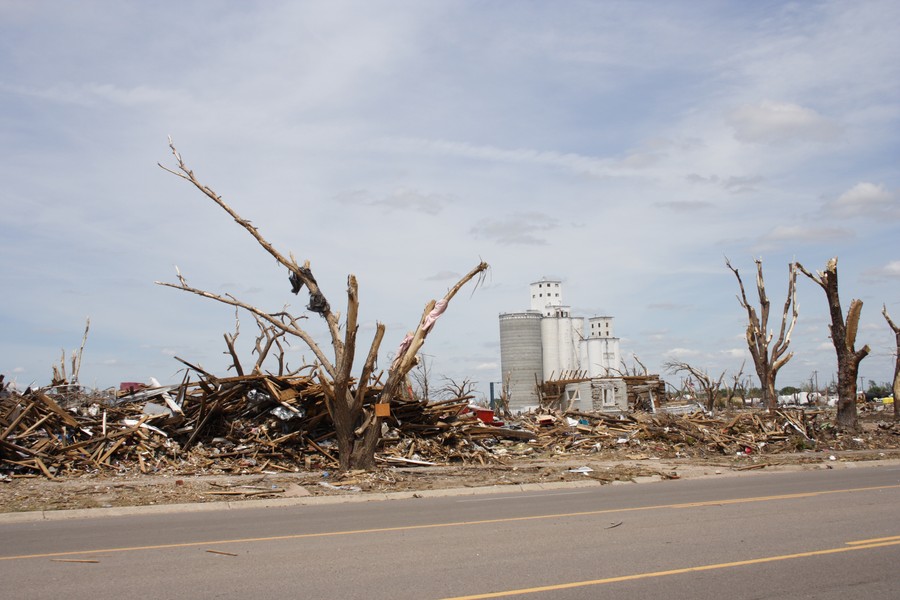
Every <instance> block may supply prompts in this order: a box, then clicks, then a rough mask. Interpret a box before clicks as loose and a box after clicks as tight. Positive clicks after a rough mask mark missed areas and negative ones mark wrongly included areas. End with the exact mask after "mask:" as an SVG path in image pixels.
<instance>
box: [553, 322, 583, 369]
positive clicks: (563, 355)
mask: <svg viewBox="0 0 900 600" xmlns="http://www.w3.org/2000/svg"><path fill="white" fill-rule="evenodd" d="M561 308H562V310H561V311H560V317H559V319H557V321H559V331H558V334H559V338H558V340H559V342H558V344H559V359H558V362H559V371H557V373H556V378H557V379H563V374H564V373H565V372H566V371H572V370H574V369H576V368H577V367H578V365H577V364H576V363H575V362H574V361H575V347H574V345H573V344H572V318H571V317H570V316H569V315H570V314H571V313H570V312H569V307H567V306H566V307H561Z"/></svg>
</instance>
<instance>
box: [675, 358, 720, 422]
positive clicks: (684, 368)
mask: <svg viewBox="0 0 900 600" xmlns="http://www.w3.org/2000/svg"><path fill="white" fill-rule="evenodd" d="M663 369H665V370H666V371H667V372H668V373H672V374H673V375H676V374H679V373H685V374H687V376H688V379H689V380H694V381H696V382H697V385H699V386H700V389H701V390H702V391H703V395H704V396H705V402H704V404H705V407H706V410H708V411H710V412H713V411H715V409H716V398H718V397H719V390H721V389H722V380H723V379H725V371H722V374H721V375H719V377H718V379H715V378H713V377H711V376H710V375H709V374H708V373H707V372H706V371H703V370H702V369H698V368H697V367H694V366H693V365H690V364H688V363H686V362H682V361H669V362H667V363H665V364H664V365H663Z"/></svg>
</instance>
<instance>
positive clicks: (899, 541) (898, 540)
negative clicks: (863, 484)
mask: <svg viewBox="0 0 900 600" xmlns="http://www.w3.org/2000/svg"><path fill="white" fill-rule="evenodd" d="M884 539H893V540H894V541H891V542H880V543H871V544H867V543H865V542H847V545H846V546H841V547H839V548H828V549H825V550H811V551H809V552H797V553H795V554H781V555H779V556H764V557H762V558H751V559H749V560H738V561H734V562H727V563H717V564H712V565H698V566H696V567H684V568H682V569H670V570H668V571H651V572H649V573H636V574H634V575H622V576H619V577H606V578H604V579H591V580H588V581H573V582H571V583H557V584H554V585H542V586H538V587H530V588H519V589H515V590H505V591H502V592H488V593H486V594H473V595H470V596H453V597H451V598H443V600H482V599H484V598H505V597H508V596H518V595H523V594H539V593H542V592H556V591H559V590H568V589H572V588H579V587H588V586H592V585H604V584H608V583H619V582H622V581H635V580H639V579H650V578H653V577H668V576H670V575H683V574H685V573H697V572H700V571H714V570H716V569H731V568H734V567H744V566H747V565H759V564H764V563H770V562H777V561H782V560H794V559H797V558H809V557H811V556H825V555H828V554H839V553H842V552H855V551H857V550H870V549H872V548H883V547H885V546H897V545H900V536H895V537H894V538H884ZM851 544H855V545H851Z"/></svg>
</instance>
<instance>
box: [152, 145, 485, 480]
mask: <svg viewBox="0 0 900 600" xmlns="http://www.w3.org/2000/svg"><path fill="white" fill-rule="evenodd" d="M169 147H170V148H171V150H172V154H173V156H174V157H175V161H176V168H175V169H169V168H167V167H165V166H163V165H161V164H160V165H159V166H160V167H161V168H163V169H164V170H166V171H168V172H169V173H172V174H174V175H176V176H178V177H180V178H182V179H184V180H185V181H188V182H189V183H191V184H192V185H193V186H194V187H196V188H197V189H198V190H200V191H201V192H203V194H205V195H206V196H207V197H208V198H209V199H210V200H212V201H213V202H215V203H216V204H217V205H218V206H219V207H220V208H221V209H222V210H224V211H225V212H226V213H228V214H229V215H230V216H231V217H232V218H233V219H234V220H235V221H236V222H237V223H238V225H240V226H241V227H243V228H244V230H246V231H247V232H248V233H249V234H250V235H251V236H253V238H254V239H255V240H256V241H257V243H258V244H259V245H260V246H261V247H262V248H263V249H264V250H265V251H266V252H268V253H269V254H270V255H271V256H272V257H273V258H274V259H275V260H276V261H277V262H278V263H279V264H280V265H282V266H283V267H285V268H286V269H287V271H288V274H289V277H288V279H289V281H290V284H291V292H292V293H294V294H298V293H299V292H300V291H301V290H302V289H303V287H306V289H307V291H308V292H309V304H308V305H307V307H306V308H307V310H309V311H310V312H313V313H316V314H318V315H319V316H320V317H321V318H322V319H324V321H325V323H326V325H327V328H328V332H329V334H330V337H331V346H332V356H331V357H329V356H328V355H327V354H326V353H325V352H324V351H323V350H322V348H321V347H320V346H319V344H318V343H316V341H315V340H314V339H313V337H312V336H311V335H310V334H309V333H308V332H307V331H306V330H305V329H303V328H302V327H301V326H300V319H301V318H305V317H296V316H294V315H291V314H290V313H288V312H287V311H286V310H283V311H281V312H278V313H268V312H265V311H263V310H261V309H259V308H257V307H255V306H252V305H250V304H247V303H246V302H243V301H241V300H238V299H237V298H235V297H234V296H232V295H230V294H226V295H219V294H213V293H211V292H208V291H205V290H201V289H198V288H195V287H191V286H189V285H188V284H187V282H186V281H185V279H184V277H182V276H181V273H180V272H178V273H177V275H178V280H179V283H177V284H175V283H162V282H157V283H158V284H159V285H164V286H167V287H172V288H175V289H179V290H183V291H186V292H190V293H192V294H196V295H198V296H202V297H204V298H209V299H211V300H215V301H217V302H221V303H223V304H227V305H229V306H233V307H236V308H242V309H244V310H246V311H248V312H250V313H251V314H253V315H255V316H256V317H257V318H259V319H260V320H261V321H262V322H265V323H267V324H268V325H271V326H272V327H273V328H274V329H275V330H276V331H277V332H281V333H283V334H285V335H288V336H294V337H296V338H299V339H300V340H302V341H303V343H304V344H306V346H307V347H309V349H310V350H311V351H312V353H313V355H314V356H315V358H316V361H317V362H318V367H317V370H316V374H317V378H318V380H319V383H320V384H321V386H322V390H323V393H324V395H325V402H326V406H327V408H328V412H329V414H330V415H331V419H332V422H333V424H334V428H335V437H336V438H337V444H338V452H339V460H340V468H341V470H348V469H366V470H368V469H371V468H373V467H374V465H375V448H376V446H377V444H378V442H379V441H380V439H381V419H382V415H384V414H385V413H386V412H388V411H384V410H380V409H377V408H375V407H374V406H367V405H366V400H367V398H368V397H369V396H370V391H371V392H373V393H374V394H375V404H376V405H377V404H386V405H388V407H389V403H390V401H391V398H393V397H394V396H395V394H397V393H398V391H399V388H400V386H401V385H402V384H403V382H405V381H406V377H407V374H408V373H409V371H410V370H411V369H412V368H413V367H414V366H415V365H416V355H417V353H418V352H419V350H420V349H421V347H422V345H423V344H424V343H425V338H426V337H427V336H428V334H429V333H430V332H431V331H432V328H433V327H434V324H435V322H436V321H437V319H438V317H440V316H441V314H443V312H444V311H445V310H446V309H447V306H448V304H449V302H450V300H451V299H452V298H453V297H454V296H455V295H456V293H457V292H458V291H459V290H460V288H462V287H463V286H464V285H465V284H466V283H468V282H469V281H471V280H472V279H473V278H475V277H476V276H479V277H481V276H483V274H484V273H485V272H486V271H487V269H488V264H487V263H485V262H480V263H479V264H478V265H477V266H476V267H475V268H473V269H472V270H471V271H469V272H468V273H467V274H466V275H464V276H463V277H462V278H461V279H460V280H459V281H458V282H457V283H456V284H455V285H454V286H453V287H452V288H450V290H449V291H448V292H447V293H446V294H445V295H444V297H443V298H441V299H440V300H437V301H435V300H432V301H430V302H429V303H428V304H427V305H426V306H425V310H424V312H423V314H422V317H421V318H420V320H419V325H418V327H416V329H415V331H413V332H410V333H408V334H407V335H406V337H405V338H404V339H403V341H402V343H401V344H400V348H399V349H398V351H397V354H396V357H395V358H394V360H393V362H392V363H391V365H390V368H389V369H388V372H387V379H386V381H385V382H384V385H383V386H382V388H381V390H380V391H377V390H372V389H371V386H372V385H373V384H374V382H375V381H376V378H374V377H373V375H374V371H375V365H376V360H377V357H378V351H379V348H380V346H381V341H382V338H383V337H384V330H385V327H384V324H383V323H380V322H379V323H377V324H376V327H375V335H374V337H373V340H372V343H371V345H370V347H369V351H368V354H367V356H366V359H365V362H364V363H363V366H362V372H361V373H360V375H359V377H358V379H357V380H356V386H355V389H354V386H353V380H352V377H351V372H352V369H353V361H354V358H355V355H356V346H357V338H356V334H357V331H358V329H359V327H358V322H357V317H358V311H359V297H358V289H357V282H356V276H355V275H352V274H351V275H349V276H348V277H347V308H346V311H345V312H344V317H343V322H341V317H340V314H339V313H335V312H334V311H333V310H332V309H331V304H330V303H329V302H328V300H327V299H326V297H325V294H324V293H323V292H322V290H321V289H320V288H319V284H318V282H317V281H316V278H315V277H314V276H313V272H312V269H311V267H310V263H309V261H306V262H304V263H303V264H299V263H298V262H297V261H296V259H295V258H294V256H293V254H291V255H289V256H284V255H283V254H281V253H280V252H278V250H276V249H275V248H274V247H273V246H272V244H271V243H269V241H268V240H266V239H265V238H264V237H263V236H262V235H261V234H260V233H259V231H258V230H257V228H256V227H254V226H253V225H252V224H251V223H250V221H248V220H246V219H244V218H242V217H241V216H240V215H239V214H238V213H237V212H236V211H235V210H234V209H232V208H231V207H230V206H229V205H228V204H226V203H225V201H224V200H223V199H222V197H221V196H219V195H218V194H216V193H215V192H214V191H213V190H212V189H211V188H210V187H209V186H207V185H205V184H203V183H201V182H200V180H199V179H197V177H196V176H195V175H194V172H193V171H191V170H190V169H189V168H188V167H187V165H185V163H184V161H183V160H182V158H181V154H180V153H179V152H178V150H177V149H176V148H175V146H174V144H173V143H172V140H171V139H170V140H169ZM369 399H371V398H369Z"/></svg>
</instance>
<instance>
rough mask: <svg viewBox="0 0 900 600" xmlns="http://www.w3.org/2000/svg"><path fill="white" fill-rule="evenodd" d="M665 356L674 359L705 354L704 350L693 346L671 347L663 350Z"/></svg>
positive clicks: (685, 358) (684, 358)
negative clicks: (692, 347)
mask: <svg viewBox="0 0 900 600" xmlns="http://www.w3.org/2000/svg"><path fill="white" fill-rule="evenodd" d="M663 356H664V357H666V358H669V359H672V360H688V359H691V358H697V357H700V356H703V352H701V351H699V350H693V349H691V348H670V349H669V350H666V351H665V352H663Z"/></svg>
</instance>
